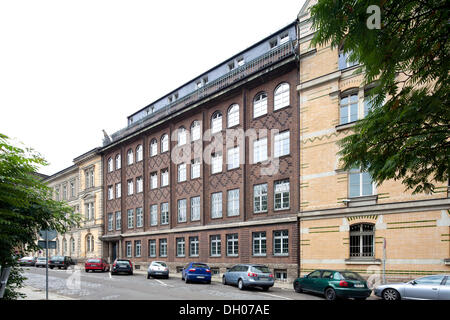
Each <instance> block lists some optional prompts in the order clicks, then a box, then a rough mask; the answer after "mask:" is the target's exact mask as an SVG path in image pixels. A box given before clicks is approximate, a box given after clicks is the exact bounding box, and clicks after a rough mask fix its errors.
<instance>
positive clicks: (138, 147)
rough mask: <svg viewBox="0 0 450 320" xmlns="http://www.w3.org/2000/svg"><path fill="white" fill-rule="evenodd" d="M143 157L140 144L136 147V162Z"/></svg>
mask: <svg viewBox="0 0 450 320" xmlns="http://www.w3.org/2000/svg"><path fill="white" fill-rule="evenodd" d="M143 159H144V154H143V149H142V146H141V145H138V146H137V147H136V162H139V161H142V160H143Z"/></svg>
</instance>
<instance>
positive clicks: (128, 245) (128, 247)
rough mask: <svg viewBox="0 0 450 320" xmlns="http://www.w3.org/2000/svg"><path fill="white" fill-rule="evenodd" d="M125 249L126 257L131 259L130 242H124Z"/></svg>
mask: <svg viewBox="0 0 450 320" xmlns="http://www.w3.org/2000/svg"><path fill="white" fill-rule="evenodd" d="M126 248H127V257H128V258H131V257H132V254H133V253H132V251H131V250H132V248H131V241H127V242H126Z"/></svg>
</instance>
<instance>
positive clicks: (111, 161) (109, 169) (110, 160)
mask: <svg viewBox="0 0 450 320" xmlns="http://www.w3.org/2000/svg"><path fill="white" fill-rule="evenodd" d="M113 170H114V168H113V159H112V158H109V159H108V172H113Z"/></svg>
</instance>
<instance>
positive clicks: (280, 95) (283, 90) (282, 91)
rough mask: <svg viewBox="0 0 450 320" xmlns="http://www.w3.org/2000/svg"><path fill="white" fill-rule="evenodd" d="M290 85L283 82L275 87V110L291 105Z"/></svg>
mask: <svg viewBox="0 0 450 320" xmlns="http://www.w3.org/2000/svg"><path fill="white" fill-rule="evenodd" d="M289 89H290V87H289V84H288V83H286V82H285V83H282V84H280V85H279V86H278V87H277V88H276V89H275V101H274V106H273V110H278V109H281V108H284V107H287V106H289V104H290V101H289V97H290V90H289Z"/></svg>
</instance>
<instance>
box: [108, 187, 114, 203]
mask: <svg viewBox="0 0 450 320" xmlns="http://www.w3.org/2000/svg"><path fill="white" fill-rule="evenodd" d="M112 199H114V190H113V186H108V200H112Z"/></svg>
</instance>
